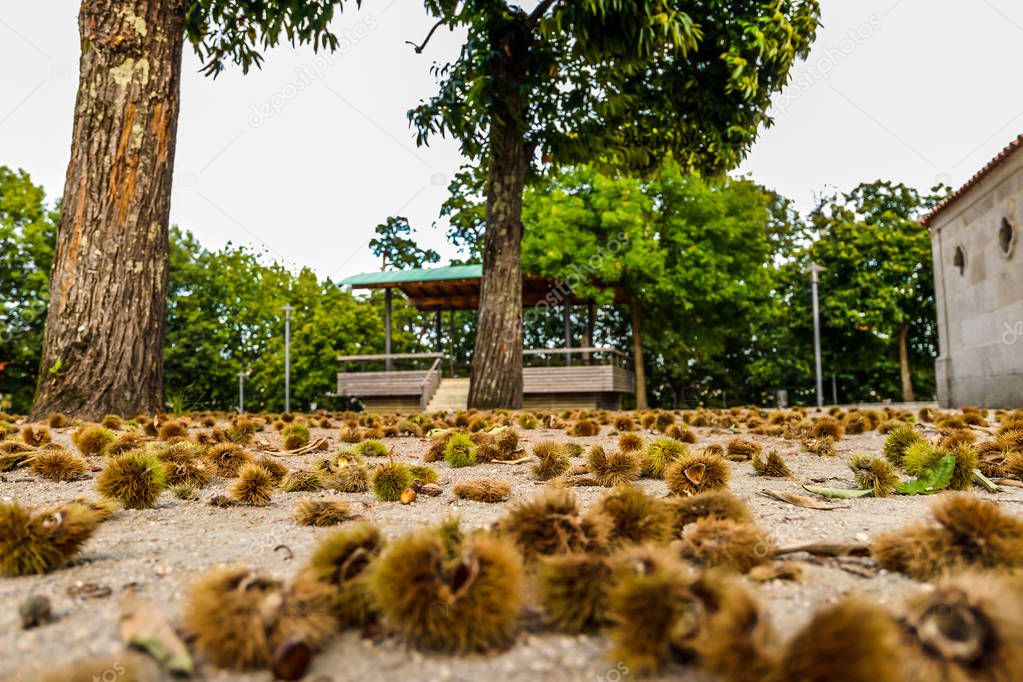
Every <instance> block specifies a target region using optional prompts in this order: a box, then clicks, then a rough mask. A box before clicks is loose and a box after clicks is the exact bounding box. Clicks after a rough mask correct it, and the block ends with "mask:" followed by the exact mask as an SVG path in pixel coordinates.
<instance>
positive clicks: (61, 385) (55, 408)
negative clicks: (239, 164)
mask: <svg viewBox="0 0 1023 682" xmlns="http://www.w3.org/2000/svg"><path fill="white" fill-rule="evenodd" d="M184 10H185V2H184V0H84V1H83V3H82V7H81V12H80V13H79V16H78V27H79V31H80V32H81V38H82V57H81V77H80V79H79V83H78V98H77V102H76V105H75V122H74V132H73V136H72V140H71V160H70V162H69V164H68V170H67V177H66V179H65V184H64V195H63V200H62V212H61V218H60V226H59V229H58V233H57V248H56V254H55V258H54V264H53V272H52V275H51V282H50V309H49V312H48V314H47V319H46V333H45V337H44V340H43V353H42V361H41V364H40V373H39V374H40V376H39V382H38V385H37V388H36V397H35V404H34V405H33V407H32V416H33V418H35V419H38V418H40V417H44V416H45V415H47V414H50V413H53V412H64V413H66V414H69V415H73V416H76V417H80V418H84V419H98V418H100V417H102V416H103V415H104V414H106V413H117V414H122V415H129V416H130V415H134V414H135V413H137V412H141V411H144V412H153V411H155V410H159V409H161V408H162V401H163V342H164V317H165V310H166V296H167V268H168V219H169V213H170V190H171V172H172V170H173V167H174V144H175V137H176V134H177V121H178V104H179V85H180V80H181V52H182V46H183V40H184Z"/></svg>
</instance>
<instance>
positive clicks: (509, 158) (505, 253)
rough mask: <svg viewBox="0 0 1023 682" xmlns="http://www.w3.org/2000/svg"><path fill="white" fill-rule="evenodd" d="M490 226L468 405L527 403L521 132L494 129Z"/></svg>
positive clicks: (515, 405) (510, 128) (525, 160)
mask: <svg viewBox="0 0 1023 682" xmlns="http://www.w3.org/2000/svg"><path fill="white" fill-rule="evenodd" d="M491 144H493V145H494V151H493V160H492V162H491V166H490V173H489V178H488V180H487V231H486V235H485V238H484V246H483V281H482V283H481V285H480V286H481V288H480V305H479V322H478V325H477V331H476V345H475V348H474V350H473V357H472V374H471V379H470V382H469V407H476V408H480V409H491V408H496V407H507V408H511V409H516V408H519V407H522V264H521V260H520V259H521V255H522V192H523V189H524V188H525V183H526V168H527V165H528V160H529V159H528V155H527V151H526V146H525V143H524V142H523V140H522V136H521V134H520V133H519V132H518V131H517V130H516V129H515V128H514V127H513V126H501V127H499V128H498V129H497V130H496V131H495V133H492V134H491Z"/></svg>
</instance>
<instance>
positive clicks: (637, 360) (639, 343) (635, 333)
mask: <svg viewBox="0 0 1023 682" xmlns="http://www.w3.org/2000/svg"><path fill="white" fill-rule="evenodd" d="M629 316H630V318H631V319H632V364H633V370H634V371H635V372H636V409H637V410H645V409H646V408H647V402H646V372H645V371H644V369H643V320H642V316H641V314H640V310H639V299H638V298H636V295H635V294H629Z"/></svg>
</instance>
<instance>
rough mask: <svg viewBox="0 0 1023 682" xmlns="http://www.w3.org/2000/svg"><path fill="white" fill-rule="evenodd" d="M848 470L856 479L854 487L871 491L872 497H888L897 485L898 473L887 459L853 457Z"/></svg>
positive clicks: (865, 456)
mask: <svg viewBox="0 0 1023 682" xmlns="http://www.w3.org/2000/svg"><path fill="white" fill-rule="evenodd" d="M849 468H850V469H852V472H853V474H854V476H855V477H856V485H857V486H859V487H860V488H861V489H864V490H872V491H873V493H874V497H888V496H889V495H891V494H893V493H894V492H895V488H896V487H898V485H899V472H898V471H896V470H895V467H894V466H893V465H892V464H891V462H890V461H888V460H887V459H882V458H881V457H871V456H870V455H862V454H861V455H854V456H853V457H852V459H850V460H849Z"/></svg>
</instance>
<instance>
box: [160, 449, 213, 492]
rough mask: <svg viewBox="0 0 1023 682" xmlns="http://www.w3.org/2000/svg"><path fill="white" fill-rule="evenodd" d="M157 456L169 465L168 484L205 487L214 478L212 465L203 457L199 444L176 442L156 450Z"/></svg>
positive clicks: (165, 464) (166, 465)
mask: <svg viewBox="0 0 1023 682" xmlns="http://www.w3.org/2000/svg"><path fill="white" fill-rule="evenodd" d="M156 456H157V457H158V458H159V460H160V461H161V462H163V464H164V466H165V467H167V484H168V485H171V486H174V485H178V484H182V483H183V484H188V485H192V486H194V487H196V488H202V487H205V486H206V485H207V484H208V483H209V482H210V479H211V478H212V471H211V469H212V467H210V465H209V463H208V462H206V461H205V460H204V459H203V458H202V454H201V450H200V449H199V447H198V446H196V445H194V444H193V443H189V442H184V441H183V442H180V443H175V444H174V445H171V446H169V447H166V448H164V449H162V450H157V451H156Z"/></svg>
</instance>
